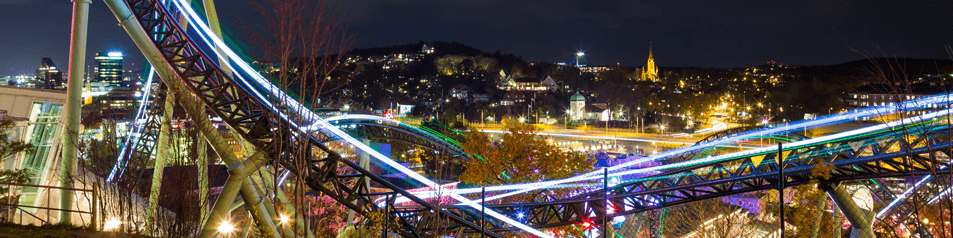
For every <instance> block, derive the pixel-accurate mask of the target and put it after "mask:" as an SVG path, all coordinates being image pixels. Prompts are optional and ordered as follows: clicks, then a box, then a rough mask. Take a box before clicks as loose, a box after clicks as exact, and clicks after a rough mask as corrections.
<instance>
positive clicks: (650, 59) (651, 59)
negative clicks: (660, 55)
mask: <svg viewBox="0 0 953 238" xmlns="http://www.w3.org/2000/svg"><path fill="white" fill-rule="evenodd" d="M649 61H655V59H653V57H652V42H651V41H649Z"/></svg>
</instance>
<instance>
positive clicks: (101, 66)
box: [94, 52, 122, 88]
mask: <svg viewBox="0 0 953 238" xmlns="http://www.w3.org/2000/svg"><path fill="white" fill-rule="evenodd" d="M94 82H99V83H102V84H105V85H106V87H109V88H112V87H118V86H120V84H121V83H122V53H119V52H109V53H105V52H99V53H96V77H95V80H94Z"/></svg>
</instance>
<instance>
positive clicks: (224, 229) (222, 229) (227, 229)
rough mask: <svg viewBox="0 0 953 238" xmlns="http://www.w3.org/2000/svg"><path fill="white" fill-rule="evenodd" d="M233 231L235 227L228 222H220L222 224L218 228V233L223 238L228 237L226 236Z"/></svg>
mask: <svg viewBox="0 0 953 238" xmlns="http://www.w3.org/2000/svg"><path fill="white" fill-rule="evenodd" d="M233 231H235V226H233V225H232V224H231V223H228V221H222V224H221V225H219V226H218V233H219V234H223V235H224V236H225V237H228V234H231V233H232V232H233Z"/></svg>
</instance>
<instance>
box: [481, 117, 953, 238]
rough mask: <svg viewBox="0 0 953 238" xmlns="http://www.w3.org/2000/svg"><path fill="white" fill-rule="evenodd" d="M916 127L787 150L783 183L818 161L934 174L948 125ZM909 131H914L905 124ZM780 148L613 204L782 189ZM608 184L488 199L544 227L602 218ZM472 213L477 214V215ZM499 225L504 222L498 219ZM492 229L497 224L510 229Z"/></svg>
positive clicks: (635, 189) (636, 188)
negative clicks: (507, 200) (529, 197)
mask: <svg viewBox="0 0 953 238" xmlns="http://www.w3.org/2000/svg"><path fill="white" fill-rule="evenodd" d="M921 129H922V128H918V129H917V131H911V132H909V134H907V133H903V132H900V131H887V132H882V133H878V134H872V135H866V136H862V137H857V138H853V139H849V140H842V141H835V142H829V143H819V144H813V145H810V146H805V147H802V148H798V149H795V150H785V151H784V158H785V159H784V163H783V168H784V170H785V172H784V174H785V179H786V180H785V186H786V187H787V186H797V185H800V184H804V183H807V182H809V181H810V180H811V179H814V178H812V177H811V169H813V168H814V166H815V165H818V164H823V163H829V164H832V165H833V166H834V167H835V169H834V170H833V171H831V175H832V177H831V178H830V179H829V180H825V181H823V183H826V184H834V183H839V182H843V181H852V180H858V179H870V178H884V177H905V176H917V175H925V174H929V173H931V172H936V170H937V169H938V168H939V166H938V165H939V164H941V163H948V162H949V158H950V157H949V156H950V148H951V138H950V133H949V129H950V128H949V127H947V126H937V127H930V128H928V129H923V130H921ZM908 130H910V129H908ZM777 156H778V155H777V153H767V154H758V155H753V156H745V157H740V158H734V159H731V160H727V161H721V162H716V163H707V164H700V165H695V166H690V167H686V168H680V169H675V170H671V171H667V172H665V173H663V174H661V175H658V176H654V177H653V178H646V179H643V180H641V181H637V182H629V183H623V184H620V185H617V186H614V187H612V188H610V191H609V194H610V195H608V196H607V197H608V200H609V203H610V206H612V207H613V208H620V209H615V210H616V211H618V212H616V213H614V214H612V216H620V215H627V214H633V213H638V212H644V211H648V210H653V209H657V208H663V207H668V206H673V205H678V204H683V203H688V202H693V201H699V200H705V199H709V198H716V197H723V196H728V195H733V194H740V193H746V192H753V191H760V190H769V189H777V187H778V182H779V180H778V164H777V163H776V161H777V158H778V157H777ZM602 194H604V192H603V190H601V189H600V190H596V191H595V192H591V193H588V194H585V195H582V196H577V197H574V198H570V199H565V200H558V201H550V202H541V203H522V204H498V205H487V207H488V208H493V209H497V210H499V211H503V212H504V214H510V215H512V216H514V217H515V216H517V214H523V217H525V219H524V220H523V221H524V222H526V223H529V224H532V225H533V226H534V227H539V228H545V227H555V226H562V225H570V224H578V223H581V222H583V221H584V220H595V221H601V219H602V217H603V216H605V212H604V211H605V210H606V209H604V207H603V205H602V204H603V203H602V201H603V195H602ZM469 219H473V218H472V217H471V218H469ZM494 225H499V224H494ZM504 228H505V227H502V226H500V227H495V228H494V230H497V231H501V230H505V229H504Z"/></svg>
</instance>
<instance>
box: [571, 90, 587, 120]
mask: <svg viewBox="0 0 953 238" xmlns="http://www.w3.org/2000/svg"><path fill="white" fill-rule="evenodd" d="M585 109H586V97H584V96H582V94H579V92H576V94H574V95H572V97H570V98H569V114H570V115H569V116H570V117H572V119H573V120H579V119H582V118H583V117H584V116H585V113H586V112H585V111H584V110H585Z"/></svg>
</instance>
